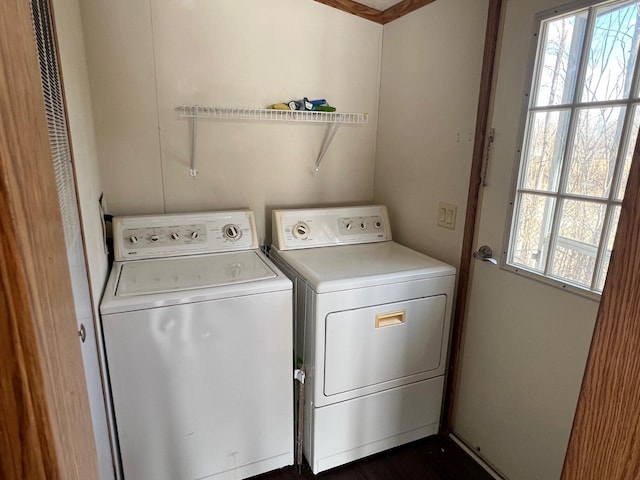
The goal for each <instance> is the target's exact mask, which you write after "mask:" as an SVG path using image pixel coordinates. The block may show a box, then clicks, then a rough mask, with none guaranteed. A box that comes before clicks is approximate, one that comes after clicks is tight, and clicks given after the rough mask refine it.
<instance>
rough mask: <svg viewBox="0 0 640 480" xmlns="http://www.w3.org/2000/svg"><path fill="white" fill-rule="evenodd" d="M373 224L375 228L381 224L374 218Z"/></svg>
mask: <svg viewBox="0 0 640 480" xmlns="http://www.w3.org/2000/svg"><path fill="white" fill-rule="evenodd" d="M373 226H374V227H375V228H380V227H381V226H382V222H381V221H380V220H376V221H375V222H373Z"/></svg>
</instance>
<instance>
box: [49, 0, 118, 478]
mask: <svg viewBox="0 0 640 480" xmlns="http://www.w3.org/2000/svg"><path fill="white" fill-rule="evenodd" d="M53 12H54V19H55V24H56V34H57V39H58V46H59V54H60V58H59V61H60V69H61V71H62V72H61V73H62V77H63V82H64V90H65V92H64V93H65V100H66V106H67V116H68V122H69V124H68V127H69V131H70V136H71V139H70V140H71V147H72V150H73V159H74V171H75V175H76V186H77V196H78V201H79V207H80V217H81V223H82V229H83V232H82V233H83V241H84V248H85V255H86V270H85V258H83V257H82V255H81V253H80V252H81V246H79V245H76V246H77V250H73V251H75V252H77V255H74V257H75V258H71V259H70V268H72V269H73V273H74V275H72V281H73V286H74V295H76V294H77V295H81V296H82V298H75V304H76V315H77V316H78V321H80V322H82V323H83V324H84V325H85V327H86V331H87V337H86V342H85V343H83V344H82V357H83V363H84V370H85V376H86V379H87V391H88V394H89V404H90V407H91V418H92V421H93V433H94V436H95V440H96V449H97V454H98V465H99V468H100V478H101V479H102V480H109V479H111V478H114V470H113V459H112V456H111V448H110V441H109V431H108V424H107V416H106V412H105V403H104V402H105V400H104V393H103V390H102V383H101V375H100V367H99V355H98V349H97V344H96V336H95V330H94V325H93V318H98V317H97V315H98V308H99V303H100V299H101V297H102V289H103V287H104V283H105V279H106V276H107V271H108V267H109V266H108V263H107V255H106V251H105V245H104V240H103V238H104V237H103V229H102V226H103V224H102V213H101V211H100V208H99V198H100V194H101V192H102V188H101V184H100V176H99V172H98V159H97V153H96V143H95V134H94V128H93V112H92V108H91V96H90V92H89V78H88V73H87V64H86V57H85V50H84V39H83V34H82V22H81V17H80V5H79V3H78V0H54V1H53ZM61 241H64V240H62V239H61ZM78 241H79V239H78ZM85 275H87V276H88V279H87V280H88V283H89V284H88V286H87V284H86V282H85V278H84V277H85ZM87 287H88V288H89V289H90V290H91V298H88V297H89V292H88V291H87Z"/></svg>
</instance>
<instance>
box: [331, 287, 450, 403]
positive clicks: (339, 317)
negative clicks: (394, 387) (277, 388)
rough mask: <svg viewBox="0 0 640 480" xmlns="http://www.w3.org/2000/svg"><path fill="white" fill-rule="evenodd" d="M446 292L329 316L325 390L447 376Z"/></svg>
mask: <svg viewBox="0 0 640 480" xmlns="http://www.w3.org/2000/svg"><path fill="white" fill-rule="evenodd" d="M445 308H446V296H445V295H436V296H431V297H425V298H417V299H413V300H408V301H403V302H394V303H387V304H384V305H376V306H372V307H367V308H359V309H355V310H345V311H341V312H334V313H330V314H329V315H327V318H326V324H325V325H326V333H325V365H324V394H325V395H326V396H330V395H336V394H339V393H344V392H348V391H351V390H356V389H359V388H363V387H368V386H371V385H376V384H381V383H383V382H387V381H390V380H397V379H403V378H404V379H406V383H409V382H411V381H415V380H416V378H415V376H416V375H420V378H429V377H431V376H436V375H441V374H442V373H443V372H444V365H441V363H442V362H441V353H442V349H443V348H444V342H445V341H446V340H445V339H444V325H445Z"/></svg>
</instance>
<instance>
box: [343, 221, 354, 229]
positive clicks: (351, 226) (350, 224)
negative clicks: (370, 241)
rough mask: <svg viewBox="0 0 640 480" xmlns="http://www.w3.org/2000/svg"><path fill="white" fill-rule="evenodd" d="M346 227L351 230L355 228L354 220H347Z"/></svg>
mask: <svg viewBox="0 0 640 480" xmlns="http://www.w3.org/2000/svg"><path fill="white" fill-rule="evenodd" d="M344 228H346V229H347V230H351V229H352V228H353V222H347V223H345V224H344Z"/></svg>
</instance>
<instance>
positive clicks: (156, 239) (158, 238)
mask: <svg viewBox="0 0 640 480" xmlns="http://www.w3.org/2000/svg"><path fill="white" fill-rule="evenodd" d="M149 240H151V241H152V242H154V243H155V242H157V241H158V240H160V237H159V236H158V235H151V237H149Z"/></svg>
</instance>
